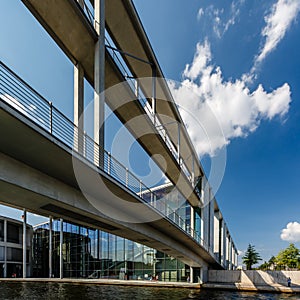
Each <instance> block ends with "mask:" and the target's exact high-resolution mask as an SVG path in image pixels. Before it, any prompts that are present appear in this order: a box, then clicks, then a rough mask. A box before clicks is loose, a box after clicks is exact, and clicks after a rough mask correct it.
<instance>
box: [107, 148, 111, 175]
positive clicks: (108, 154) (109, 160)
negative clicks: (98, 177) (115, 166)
mask: <svg viewBox="0 0 300 300" xmlns="http://www.w3.org/2000/svg"><path fill="white" fill-rule="evenodd" d="M107 156H108V160H107V174H108V175H110V163H111V154H110V152H107Z"/></svg>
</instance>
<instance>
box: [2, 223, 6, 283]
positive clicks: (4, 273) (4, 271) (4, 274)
mask: <svg viewBox="0 0 300 300" xmlns="http://www.w3.org/2000/svg"><path fill="white" fill-rule="evenodd" d="M4 245H5V246H4V270H3V276H4V278H6V277H7V246H6V245H7V220H4Z"/></svg>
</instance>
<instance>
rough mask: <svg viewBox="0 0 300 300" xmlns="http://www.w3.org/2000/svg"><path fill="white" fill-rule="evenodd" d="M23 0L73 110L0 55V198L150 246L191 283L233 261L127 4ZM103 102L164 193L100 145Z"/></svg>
mask: <svg viewBox="0 0 300 300" xmlns="http://www.w3.org/2000/svg"><path fill="white" fill-rule="evenodd" d="M22 2H23V3H24V4H25V6H26V7H27V8H28V9H29V11H30V12H31V13H32V15H33V17H35V18H36V19H37V20H38V21H39V22H40V24H41V25H42V26H43V27H44V29H45V30H46V31H47V33H49V35H50V36H51V38H53V39H54V41H55V42H56V43H57V45H58V46H59V47H60V48H61V50H62V51H63V52H64V53H65V55H66V59H68V60H70V61H71V62H72V63H73V64H74V100H73V102H74V118H73V120H72V121H70V119H69V118H67V117H66V116H64V115H63V114H62V113H61V112H60V111H59V110H58V109H57V108H56V107H55V106H54V105H53V104H52V103H51V102H49V101H48V100H47V99H45V98H43V97H42V96H41V95H40V94H39V93H38V92H37V91H35V90H34V89H33V88H32V87H31V86H29V85H28V84H27V83H26V82H24V81H23V80H22V79H21V78H20V77H19V76H18V75H16V74H15V73H14V72H13V71H12V70H10V69H9V67H7V66H6V65H5V64H4V63H3V62H1V63H0V75H1V79H2V80H1V81H0V100H1V101H0V105H1V110H0V135H1V144H0V149H1V153H0V164H1V165H0V169H1V178H0V201H1V202H3V203H5V204H8V205H13V206H15V207H19V208H22V209H25V211H24V215H25V221H26V210H28V211H31V212H34V213H37V214H40V215H43V216H51V217H54V218H59V219H63V220H65V221H67V222H72V223H74V224H78V225H81V226H83V227H86V228H90V227H91V228H98V229H100V230H101V231H105V232H107V233H110V234H113V235H114V236H119V237H122V238H124V239H127V240H130V241H133V242H136V243H140V244H143V245H144V246H145V247H149V248H151V249H156V251H159V252H160V253H165V254H166V255H168V257H173V258H176V259H177V260H179V261H180V262H181V263H183V264H185V265H187V266H189V267H190V276H189V278H190V279H191V280H193V279H195V278H196V279H197V278H200V280H202V281H206V277H207V276H206V274H207V269H224V268H225V269H234V268H235V267H236V264H237V251H236V247H235V245H234V243H233V241H232V237H231V234H230V232H229V230H228V227H227V224H226V222H225V220H224V217H223V215H222V213H221V212H220V209H219V207H218V204H217V201H216V199H215V197H214V195H213V192H212V189H211V187H210V185H209V182H208V180H207V178H206V176H205V174H204V171H203V168H202V166H201V164H200V162H199V159H198V155H197V153H196V151H195V149H194V147H193V145H192V143H191V140H190V137H189V135H188V133H187V130H186V128H185V126H184V123H183V121H182V119H181V116H180V114H179V111H178V109H177V106H176V104H175V102H174V100H173V97H172V95H171V92H170V90H169V88H168V85H167V83H166V81H165V80H164V76H163V73H162V70H161V69H160V66H159V64H158V61H157V59H156V57H155V54H154V53H153V50H152V48H151V45H150V43H149V40H148V38H147V35H146V33H145V31H144V29H143V26H142V23H141V20H140V19H139V16H138V14H137V12H136V10H135V7H134V5H133V3H132V1H131V0H123V1H120V0H108V1H105V0H94V1H88V0H78V1H76V0H61V1H56V2H55V3H54V2H53V1H52V0H44V1H40V0H22ZM84 79H85V80H86V81H87V82H88V83H89V84H90V85H91V87H92V88H93V90H94V107H93V122H94V124H93V126H94V133H93V136H92V137H91V136H89V135H87V134H86V132H85V129H86V127H85V126H86V122H85V120H84V118H82V117H81V116H82V115H83V108H84V103H85V99H84V90H83V88H84ZM106 105H107V106H108V107H109V108H110V110H111V111H113V113H114V116H116V117H117V118H118V119H119V121H120V122H121V123H122V124H124V126H125V127H126V128H127V130H128V132H129V133H130V134H131V135H132V137H133V138H135V139H136V141H137V142H138V144H139V146H140V147H141V148H142V149H143V150H144V151H145V153H147V155H148V157H149V158H151V159H152V160H153V161H154V162H155V164H156V167H158V168H160V169H161V170H162V171H163V172H164V173H165V176H166V177H167V178H168V180H169V181H170V185H169V186H166V187H165V189H166V190H168V189H169V190H172V194H171V195H170V196H164V197H161V194H162V187H161V186H159V187H153V186H150V187H148V186H147V185H146V184H145V183H144V182H143V181H142V180H140V178H138V176H137V175H136V174H134V173H133V172H131V171H130V169H129V166H124V165H123V164H121V163H120V162H119V161H118V160H117V159H116V158H115V157H114V156H113V155H112V154H111V153H110V151H109V149H105V144H104V134H105V132H106V131H105V128H104V127H105V126H106V125H107V123H106V122H105V115H104V108H105V106H106ZM163 194H164V193H163ZM164 195H165V194H164ZM174 203H177V204H178V205H179V204H180V205H179V206H176V205H174ZM99 207H100V208H99ZM25 223H26V222H25ZM62 223H63V221H62ZM25 228H26V227H25ZM61 230H62V229H61ZM61 239H63V236H61ZM165 254H164V255H165ZM59 257H60V260H62V259H63V258H62V257H63V240H60V246H59ZM23 262H24V264H26V255H23ZM59 274H60V275H59V276H60V277H62V276H64V273H63V263H60V272H59ZM23 276H24V277H25V276H26V274H23Z"/></svg>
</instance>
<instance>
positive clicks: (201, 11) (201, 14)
mask: <svg viewBox="0 0 300 300" xmlns="http://www.w3.org/2000/svg"><path fill="white" fill-rule="evenodd" d="M203 15H204V9H203V8H202V7H200V8H199V10H198V14H197V19H198V20H200V19H201V17H202V16H203Z"/></svg>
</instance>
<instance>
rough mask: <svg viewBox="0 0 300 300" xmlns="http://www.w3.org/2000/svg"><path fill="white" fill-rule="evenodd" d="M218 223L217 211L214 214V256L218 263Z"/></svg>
mask: <svg viewBox="0 0 300 300" xmlns="http://www.w3.org/2000/svg"><path fill="white" fill-rule="evenodd" d="M219 226H220V222H219V211H215V212H214V254H215V256H216V257H217V259H218V261H219V260H220V252H219V248H220V244H219V242H220V229H219Z"/></svg>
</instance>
